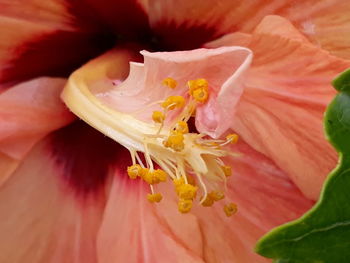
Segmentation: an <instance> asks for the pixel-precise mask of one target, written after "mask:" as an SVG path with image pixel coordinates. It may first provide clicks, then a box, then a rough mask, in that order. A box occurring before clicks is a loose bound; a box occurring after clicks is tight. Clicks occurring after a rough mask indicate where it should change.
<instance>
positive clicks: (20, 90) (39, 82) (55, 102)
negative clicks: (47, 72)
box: [0, 78, 74, 159]
mask: <svg viewBox="0 0 350 263" xmlns="http://www.w3.org/2000/svg"><path fill="white" fill-rule="evenodd" d="M65 83H66V80H65V79H59V78H38V79H34V80H31V81H28V82H24V83H22V84H19V85H16V86H14V87H12V88H11V89H9V90H7V91H5V92H3V93H2V94H0V121H1V126H0V151H1V152H2V153H5V154H7V155H8V156H11V157H12V158H15V159H21V158H22V157H23V156H24V155H25V154H26V153H27V152H28V151H29V149H30V148H31V147H32V146H33V145H34V144H35V143H36V142H37V141H39V140H40V139H41V138H43V137H44V136H45V135H46V134H48V133H49V132H51V131H53V130H55V129H58V128H60V127H62V126H64V125H66V124H68V123H69V122H71V121H72V120H73V119H74V117H73V115H72V114H71V113H70V112H69V110H68V109H67V108H66V107H65V105H64V104H63V103H62V101H61V100H60V99H59V94H60V92H61V91H62V89H63V86H64V84H65Z"/></svg>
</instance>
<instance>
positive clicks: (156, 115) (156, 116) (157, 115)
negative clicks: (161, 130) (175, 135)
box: [152, 111, 165, 123]
mask: <svg viewBox="0 0 350 263" xmlns="http://www.w3.org/2000/svg"><path fill="white" fill-rule="evenodd" d="M152 119H153V121H154V122H156V123H162V122H163V121H164V119H165V116H164V114H163V112H161V111H154V112H153V114H152Z"/></svg>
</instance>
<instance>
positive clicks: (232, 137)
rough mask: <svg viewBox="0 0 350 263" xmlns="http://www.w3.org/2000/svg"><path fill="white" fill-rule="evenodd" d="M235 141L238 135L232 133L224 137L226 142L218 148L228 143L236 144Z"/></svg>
mask: <svg viewBox="0 0 350 263" xmlns="http://www.w3.org/2000/svg"><path fill="white" fill-rule="evenodd" d="M237 141H238V135H237V134H235V133H232V134H229V135H227V136H226V142H224V143H222V144H220V146H225V145H227V144H230V143H232V144H235V143H237Z"/></svg>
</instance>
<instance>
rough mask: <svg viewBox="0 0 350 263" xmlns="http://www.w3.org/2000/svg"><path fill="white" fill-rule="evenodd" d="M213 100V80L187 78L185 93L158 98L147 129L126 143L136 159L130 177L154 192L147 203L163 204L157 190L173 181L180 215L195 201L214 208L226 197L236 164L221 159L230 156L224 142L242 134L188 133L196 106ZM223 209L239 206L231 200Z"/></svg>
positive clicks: (168, 83)
mask: <svg viewBox="0 0 350 263" xmlns="http://www.w3.org/2000/svg"><path fill="white" fill-rule="evenodd" d="M162 84H163V86H164V87H165V88H169V89H172V90H176V88H177V86H178V83H177V81H176V80H175V79H172V78H170V77H169V78H166V79H164V80H163V82H162ZM182 90H183V89H182ZM209 98H210V84H209V83H208V81H207V80H206V79H204V78H200V79H194V80H188V81H187V92H186V93H185V94H178V95H172V96H168V97H166V98H164V99H163V100H162V101H160V102H159V105H158V109H156V110H154V111H153V113H152V115H151V116H150V120H151V121H150V123H148V124H147V129H145V130H144V131H142V130H141V129H139V130H138V131H135V134H137V135H138V136H133V138H130V139H132V140H137V143H129V144H128V147H127V149H128V150H129V152H130V155H131V161H132V164H131V165H130V166H128V167H126V170H127V174H128V176H129V177H130V179H132V180H143V181H144V182H145V183H146V184H148V185H149V187H150V193H149V194H147V196H146V198H147V200H148V201H149V202H151V203H159V202H161V200H162V199H163V195H162V194H161V193H158V192H157V185H158V184H160V183H169V182H170V183H172V184H173V189H174V192H175V193H176V196H177V198H178V211H179V212H181V213H188V212H190V211H191V210H192V208H193V207H194V206H195V205H200V206H203V207H210V206H213V205H214V204H215V203H217V202H220V201H221V200H224V199H225V193H224V192H225V191H224V189H226V181H227V178H228V177H229V176H231V174H232V168H231V167H230V166H228V165H226V164H225V163H224V162H223V160H222V158H223V157H225V156H228V155H231V153H230V151H229V150H227V148H226V146H227V145H229V144H235V143H236V142H237V140H238V135H237V134H229V135H227V136H226V138H225V139H215V140H214V139H211V138H209V137H208V136H207V135H205V134H202V133H196V132H190V131H189V127H188V121H189V120H190V118H191V117H193V116H194V113H195V111H196V108H197V107H199V106H201V105H204V104H205V103H206V102H207V101H208V99H209ZM133 145H137V146H138V147H133ZM165 198H166V197H165ZM223 211H224V213H225V214H226V215H227V216H231V215H233V214H235V212H236V211H237V206H236V205H235V204H234V203H232V202H230V203H229V204H227V205H223Z"/></svg>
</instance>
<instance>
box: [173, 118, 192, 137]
mask: <svg viewBox="0 0 350 263" xmlns="http://www.w3.org/2000/svg"><path fill="white" fill-rule="evenodd" d="M175 130H176V131H178V132H181V133H183V134H184V133H188V131H189V129H188V125H187V122H184V121H178V122H177V123H176V125H175Z"/></svg>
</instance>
